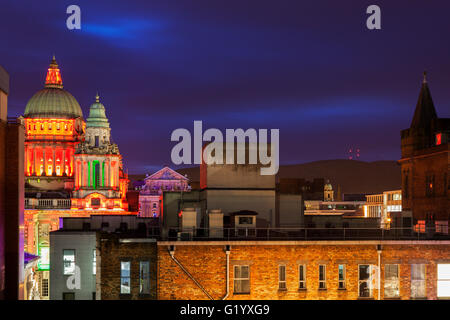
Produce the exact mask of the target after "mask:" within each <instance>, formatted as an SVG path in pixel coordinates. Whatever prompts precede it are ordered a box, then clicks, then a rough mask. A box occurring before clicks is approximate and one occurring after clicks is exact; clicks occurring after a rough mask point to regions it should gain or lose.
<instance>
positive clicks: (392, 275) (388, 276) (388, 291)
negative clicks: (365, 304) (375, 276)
mask: <svg viewBox="0 0 450 320" xmlns="http://www.w3.org/2000/svg"><path fill="white" fill-rule="evenodd" d="M399 296H400V283H399V279H398V264H386V265H385V266H384V297H385V298H398V297H399Z"/></svg>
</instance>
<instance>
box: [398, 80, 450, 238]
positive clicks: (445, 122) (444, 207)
mask: <svg viewBox="0 0 450 320" xmlns="http://www.w3.org/2000/svg"><path fill="white" fill-rule="evenodd" d="M449 137H450V119H444V118H438V117H437V113H436V109H435V107H434V103H433V99H432V98H431V93H430V89H429V87H428V82H427V78H426V73H424V77H423V81H422V88H421V90H420V94H419V99H418V101H417V105H416V110H415V111H414V116H413V119H412V122H411V126H410V128H409V129H405V130H402V131H401V147H402V158H401V159H400V160H399V164H400V165H401V170H402V209H403V212H404V213H407V212H410V213H412V218H413V223H414V225H418V226H420V227H422V226H425V225H427V226H430V227H432V228H435V227H437V229H438V230H447V232H448V227H445V226H446V225H447V226H448V221H449V220H450V219H449V216H450V207H449V194H450V193H449V181H448V179H449V174H448V173H449V168H450V162H449V159H450V153H449V145H450V144H449V140H450V139H449ZM422 230H423V228H422Z"/></svg>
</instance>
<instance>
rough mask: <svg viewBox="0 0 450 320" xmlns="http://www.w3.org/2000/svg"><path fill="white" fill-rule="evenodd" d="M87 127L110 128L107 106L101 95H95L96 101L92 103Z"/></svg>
mask: <svg viewBox="0 0 450 320" xmlns="http://www.w3.org/2000/svg"><path fill="white" fill-rule="evenodd" d="M86 127H102V128H109V122H108V118H107V117H106V113H105V106H104V105H103V104H101V103H100V97H99V96H98V94H97V96H96V97H95V103H93V104H91V107H90V109H89V117H88V118H87V119H86Z"/></svg>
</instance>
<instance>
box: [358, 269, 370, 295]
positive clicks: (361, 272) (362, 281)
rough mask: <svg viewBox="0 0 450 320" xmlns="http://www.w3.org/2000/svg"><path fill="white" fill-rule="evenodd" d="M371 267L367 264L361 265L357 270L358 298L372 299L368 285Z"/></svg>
mask: <svg viewBox="0 0 450 320" xmlns="http://www.w3.org/2000/svg"><path fill="white" fill-rule="evenodd" d="M370 272H371V267H370V265H368V264H361V265H359V268H358V281H359V283H358V288H359V289H358V292H359V293H358V296H359V297H361V298H371V297H372V286H371V283H370V280H371V277H370Z"/></svg>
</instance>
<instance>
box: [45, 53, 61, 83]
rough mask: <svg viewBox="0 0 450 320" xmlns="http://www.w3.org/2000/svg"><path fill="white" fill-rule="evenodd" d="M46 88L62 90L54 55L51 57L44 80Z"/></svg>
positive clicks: (59, 73)
mask: <svg viewBox="0 0 450 320" xmlns="http://www.w3.org/2000/svg"><path fill="white" fill-rule="evenodd" d="M45 87H46V88H62V87H63V83H62V77H61V72H60V71H59V67H58V63H57V62H56V58H55V55H53V58H52V61H51V62H50V66H49V68H48V71H47V77H46V78H45Z"/></svg>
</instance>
